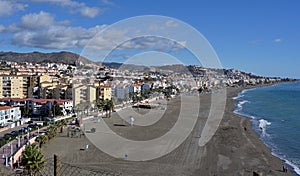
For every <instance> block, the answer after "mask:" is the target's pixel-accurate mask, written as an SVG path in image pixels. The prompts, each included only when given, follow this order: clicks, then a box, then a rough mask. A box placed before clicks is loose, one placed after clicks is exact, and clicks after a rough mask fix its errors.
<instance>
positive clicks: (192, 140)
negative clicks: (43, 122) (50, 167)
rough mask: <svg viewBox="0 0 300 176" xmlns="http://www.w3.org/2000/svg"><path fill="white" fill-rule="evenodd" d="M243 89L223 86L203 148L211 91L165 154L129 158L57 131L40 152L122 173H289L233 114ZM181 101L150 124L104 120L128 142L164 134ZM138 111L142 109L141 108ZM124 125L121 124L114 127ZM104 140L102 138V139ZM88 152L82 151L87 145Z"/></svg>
mask: <svg viewBox="0 0 300 176" xmlns="http://www.w3.org/2000/svg"><path fill="white" fill-rule="evenodd" d="M240 91H242V88H228V89H227V102H226V107H225V113H224V117H223V119H222V121H221V124H220V126H219V128H218V130H217V132H216V133H215V135H214V136H213V137H212V139H211V140H210V141H209V142H208V143H207V144H206V145H205V146H203V147H199V145H198V141H199V137H200V135H201V130H202V129H203V127H204V124H205V122H206V120H207V117H208V114H209V110H210V105H211V95H209V94H201V96H200V104H201V106H200V111H199V117H198V120H197V122H196V124H195V126H194V128H193V130H192V132H191V134H190V135H189V136H188V137H187V139H186V140H185V141H184V142H183V143H182V144H181V145H180V146H179V147H177V148H176V149H175V150H173V151H172V152H170V153H169V154H167V155H165V156H162V157H160V158H157V159H153V160H149V161H128V160H124V159H123V158H114V157H111V156H110V155H108V154H106V153H104V152H102V151H101V150H99V149H98V148H97V147H95V146H94V145H93V144H92V143H91V142H90V141H89V140H88V139H87V137H81V138H69V137H67V136H66V134H65V133H63V134H60V136H59V137H56V138H54V139H52V140H51V141H49V143H47V144H46V145H45V146H44V147H43V149H42V151H43V153H44V154H45V157H46V158H48V159H49V160H50V158H52V157H53V154H58V156H59V158H60V160H61V161H62V162H63V163H68V164H71V165H73V166H77V167H79V168H83V169H87V170H94V171H103V170H105V171H114V172H117V173H121V174H122V175H136V176H141V175H147V176H148V175H153V176H157V175H166V176H177V175H197V176H198V175H204V176H209V175H251V176H252V175H253V172H262V173H263V175H270V176H271V175H272V176H273V175H293V174H292V173H290V172H289V173H283V172H281V170H282V166H283V161H282V160H280V159H279V158H277V157H275V156H273V155H272V154H271V150H270V149H268V148H267V147H266V146H265V145H264V144H263V142H262V141H260V140H259V137H258V135H257V134H256V133H255V132H254V131H253V130H252V127H251V121H250V119H248V118H245V117H243V116H240V115H237V114H234V113H233V110H234V108H235V107H234V103H235V101H236V100H233V99H232V97H235V96H237V94H238V92H240ZM179 110H180V101H176V100H173V101H170V102H168V108H167V111H166V112H165V114H164V116H163V117H162V118H161V119H160V120H159V121H158V122H157V123H154V124H153V125H150V126H145V127H140V126H133V127H130V126H129V125H128V124H127V123H126V122H124V121H122V120H121V119H120V118H119V117H118V115H117V114H116V113H113V114H112V117H111V118H104V121H105V122H106V123H107V124H108V125H109V127H110V128H111V129H112V130H113V131H114V132H115V133H117V134H119V135H120V136H123V137H126V138H128V139H132V140H150V139H154V138H157V137H160V136H161V135H162V134H165V133H166V132H167V131H168V130H169V129H170V128H172V126H173V125H174V124H175V122H176V120H177V118H176V117H177V116H176V114H178V113H179ZM140 111H145V112H139V113H141V114H145V113H147V110H140ZM113 124H122V125H123V124H125V125H126V126H114V125H113ZM103 142H105V141H103ZM87 144H88V145H89V148H88V150H83V149H84V148H85V146H86V145H87Z"/></svg>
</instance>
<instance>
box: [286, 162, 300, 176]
mask: <svg viewBox="0 0 300 176" xmlns="http://www.w3.org/2000/svg"><path fill="white" fill-rule="evenodd" d="M285 163H286V164H287V165H289V166H291V167H292V168H293V169H294V171H295V172H296V173H297V174H298V175H300V169H299V167H298V166H296V165H295V164H294V163H292V162H290V161H289V160H285Z"/></svg>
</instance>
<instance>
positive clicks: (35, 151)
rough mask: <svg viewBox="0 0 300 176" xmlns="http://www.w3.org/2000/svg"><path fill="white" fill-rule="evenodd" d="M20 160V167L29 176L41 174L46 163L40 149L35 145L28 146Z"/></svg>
mask: <svg viewBox="0 0 300 176" xmlns="http://www.w3.org/2000/svg"><path fill="white" fill-rule="evenodd" d="M21 158H22V159H21V165H22V166H24V168H25V170H26V171H27V172H28V174H29V175H34V174H36V173H39V172H41V171H42V170H43V168H44V166H45V162H46V160H45V158H44V155H43V154H42V152H41V150H40V148H39V147H38V146H37V145H35V144H30V145H28V146H27V147H26V148H25V150H24V151H23V152H22V157H21Z"/></svg>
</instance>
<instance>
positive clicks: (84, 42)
mask: <svg viewBox="0 0 300 176" xmlns="http://www.w3.org/2000/svg"><path fill="white" fill-rule="evenodd" d="M106 27H107V25H97V26H94V27H91V28H84V27H74V26H71V25H70V23H69V22H68V21H56V20H55V18H54V16H53V15H52V14H50V13H47V12H44V11H41V12H39V13H30V14H26V15H24V16H22V17H21V20H20V22H19V23H18V24H12V25H10V26H8V27H5V26H2V25H0V32H5V33H11V34H12V38H11V43H12V44H14V45H16V46H27V47H36V48H44V49H75V48H79V49H83V48H85V47H87V48H90V49H96V50H98V51H99V50H109V49H112V48H114V47H115V45H116V44H120V43H122V42H123V41H127V42H125V43H123V44H122V45H121V46H119V47H118V48H117V49H118V50H122V49H150V50H155V51H174V50H178V49H181V48H184V47H185V45H186V43H185V42H184V41H180V42H175V41H171V40H168V39H166V38H161V37H155V36H154V37H151V36H150V37H149V36H145V37H138V38H133V39H132V38H130V37H128V36H129V35H130V33H132V32H133V33H134V32H135V31H133V29H130V30H129V28H128V29H127V28H126V27H124V28H109V29H107V28H106ZM104 29H106V30H104ZM103 30H104V31H103ZM137 30H138V29H137ZM101 31H103V32H102V33H101V34H100V35H99V33H100V32H101Z"/></svg>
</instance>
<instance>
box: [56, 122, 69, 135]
mask: <svg viewBox="0 0 300 176" xmlns="http://www.w3.org/2000/svg"><path fill="white" fill-rule="evenodd" d="M56 124H57V127H58V128H60V133H62V132H63V130H64V126H67V121H66V119H63V120H60V121H58V122H57V123H56Z"/></svg>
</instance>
